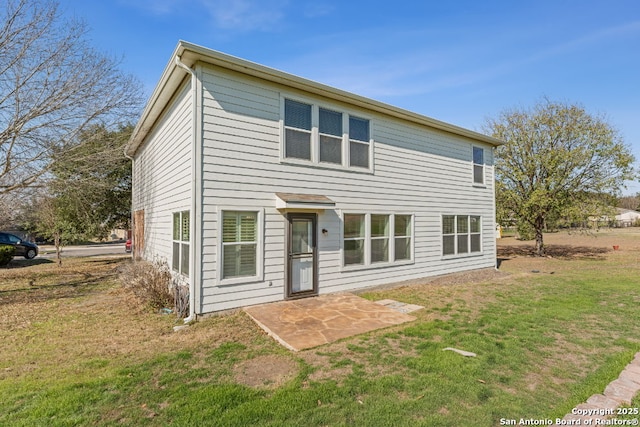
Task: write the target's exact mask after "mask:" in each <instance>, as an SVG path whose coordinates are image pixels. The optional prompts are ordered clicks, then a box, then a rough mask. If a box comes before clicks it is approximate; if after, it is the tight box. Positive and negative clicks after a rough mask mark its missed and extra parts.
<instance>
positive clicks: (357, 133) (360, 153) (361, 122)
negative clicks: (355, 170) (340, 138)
mask: <svg viewBox="0 0 640 427" xmlns="http://www.w3.org/2000/svg"><path fill="white" fill-rule="evenodd" d="M369 143H370V140H369V120H365V119H361V118H358V117H353V116H349V166H358V167H362V168H368V167H369Z"/></svg>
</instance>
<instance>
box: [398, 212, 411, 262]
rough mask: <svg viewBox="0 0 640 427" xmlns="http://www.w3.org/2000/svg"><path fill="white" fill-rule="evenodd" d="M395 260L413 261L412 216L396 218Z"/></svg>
mask: <svg viewBox="0 0 640 427" xmlns="http://www.w3.org/2000/svg"><path fill="white" fill-rule="evenodd" d="M393 228H394V255H395V256H394V260H395V261H401V260H410V259H411V236H412V232H411V215H395V216H394V227H393Z"/></svg>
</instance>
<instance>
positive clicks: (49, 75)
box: [0, 0, 141, 198]
mask: <svg viewBox="0 0 640 427" xmlns="http://www.w3.org/2000/svg"><path fill="white" fill-rule="evenodd" d="M86 33H87V28H86V26H85V24H84V23H82V22H79V21H65V20H62V19H61V16H60V14H59V12H58V4H57V2H56V1H54V0H6V1H5V2H4V6H3V7H2V8H0V198H3V196H4V195H6V194H9V193H11V192H15V191H19V190H21V189H24V188H26V187H29V186H33V185H35V184H40V183H41V182H42V180H43V179H44V178H45V177H46V176H47V173H48V171H49V170H50V168H51V164H52V163H51V160H52V156H53V155H55V154H56V153H60V152H63V151H64V150H66V149H68V148H69V147H71V146H74V145H75V144H76V143H77V142H78V140H79V136H80V135H81V134H83V133H85V132H87V130H88V129H90V128H92V127H93V126H95V125H102V126H105V127H106V128H113V127H114V126H117V125H118V124H122V123H127V122H129V121H131V119H132V118H133V117H134V116H135V115H136V114H137V112H138V111H139V108H140V105H141V90H140V87H141V85H140V83H139V82H138V81H137V80H135V79H134V78H132V77H131V76H127V75H125V74H123V73H122V72H120V71H119V70H118V61H116V60H115V59H113V58H110V57H107V56H104V55H102V54H101V53H99V52H97V51H96V50H94V49H93V48H92V47H91V46H90V45H89V43H88V39H87V38H86V37H85V35H86Z"/></svg>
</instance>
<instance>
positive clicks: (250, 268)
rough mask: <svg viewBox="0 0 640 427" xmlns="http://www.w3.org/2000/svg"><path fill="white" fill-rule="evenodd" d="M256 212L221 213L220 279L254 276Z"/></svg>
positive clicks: (256, 243)
mask: <svg viewBox="0 0 640 427" xmlns="http://www.w3.org/2000/svg"><path fill="white" fill-rule="evenodd" d="M258 227H259V223H258V212H251V211H223V212H222V276H221V277H222V279H223V280H224V279H229V278H235V277H247V276H256V275H257V272H258V271H257V269H258Z"/></svg>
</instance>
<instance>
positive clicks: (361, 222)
mask: <svg viewBox="0 0 640 427" xmlns="http://www.w3.org/2000/svg"><path fill="white" fill-rule="evenodd" d="M365 227H366V226H365V215H363V214H345V215H344V265H354V264H357V265H362V264H364V258H365V257H364V255H365V253H364V250H365V247H364V244H365V241H366V234H365Z"/></svg>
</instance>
